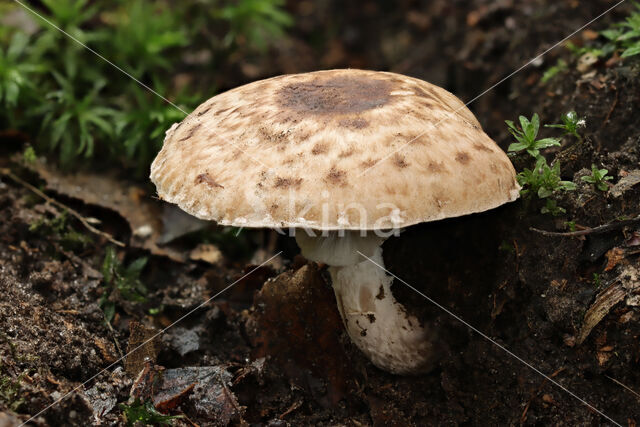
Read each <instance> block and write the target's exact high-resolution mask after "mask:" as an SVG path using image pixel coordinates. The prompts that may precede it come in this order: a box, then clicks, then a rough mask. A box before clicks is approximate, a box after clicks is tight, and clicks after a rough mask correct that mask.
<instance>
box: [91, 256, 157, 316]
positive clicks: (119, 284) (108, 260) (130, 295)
mask: <svg viewBox="0 0 640 427" xmlns="http://www.w3.org/2000/svg"><path fill="white" fill-rule="evenodd" d="M146 264H147V258H146V257H143V258H138V259H136V260H135V261H133V262H132V263H131V264H129V265H128V266H127V267H125V266H123V265H122V262H121V261H120V260H119V259H118V256H117V254H116V251H115V249H114V248H113V247H111V246H109V247H107V250H106V253H105V256H104V261H103V263H102V276H103V280H104V293H103V294H102V297H101V298H100V301H99V303H98V304H99V305H100V307H101V308H102V310H103V311H104V317H105V318H106V320H107V322H109V323H110V322H111V320H112V319H113V316H114V314H115V310H116V301H117V300H118V299H119V298H122V299H124V300H126V301H130V302H144V301H146V295H147V287H146V286H145V285H144V284H143V283H142V281H141V280H140V273H142V269H143V268H144V266H145V265H146Z"/></svg>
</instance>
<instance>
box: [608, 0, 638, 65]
mask: <svg viewBox="0 0 640 427" xmlns="http://www.w3.org/2000/svg"><path fill="white" fill-rule="evenodd" d="M636 9H637V10H636V11H635V12H632V13H631V15H629V16H628V17H627V18H626V19H625V21H624V22H619V23H616V24H614V26H613V27H612V28H609V29H607V30H604V31H602V32H600V34H601V35H602V36H604V37H605V38H606V39H607V40H608V41H609V42H610V43H611V44H613V45H614V47H615V49H619V50H621V51H622V53H621V54H620V56H621V57H622V58H628V57H630V56H635V55H638V54H640V3H636Z"/></svg>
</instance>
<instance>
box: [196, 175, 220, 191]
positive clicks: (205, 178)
mask: <svg viewBox="0 0 640 427" xmlns="http://www.w3.org/2000/svg"><path fill="white" fill-rule="evenodd" d="M203 182H204V183H206V184H207V185H208V186H209V187H212V188H216V187H217V188H224V187H223V186H222V185H220V184H218V183H217V182H216V181H215V180H214V179H213V178H211V175H209V174H208V173H207V172H205V173H201V174H200V175H198V176H196V179H195V184H196V185H197V184H202V183H203Z"/></svg>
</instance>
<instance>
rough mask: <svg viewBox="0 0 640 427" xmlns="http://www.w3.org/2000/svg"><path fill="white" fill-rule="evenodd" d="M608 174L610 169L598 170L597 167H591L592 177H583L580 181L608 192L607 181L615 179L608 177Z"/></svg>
mask: <svg viewBox="0 0 640 427" xmlns="http://www.w3.org/2000/svg"><path fill="white" fill-rule="evenodd" d="M607 172H609V170H608V169H598V168H597V167H596V165H591V175H586V176H583V177H582V178H580V179H581V180H582V181H585V182H588V183H589V184H593V186H594V187H595V188H597V189H598V190H600V191H607V190H608V189H609V186H608V185H607V181H610V180H612V179H613V177H612V176H610V175H607Z"/></svg>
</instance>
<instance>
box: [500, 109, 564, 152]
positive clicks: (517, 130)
mask: <svg viewBox="0 0 640 427" xmlns="http://www.w3.org/2000/svg"><path fill="white" fill-rule="evenodd" d="M519 120H520V127H517V126H516V125H515V124H514V123H513V121H511V120H506V121H505V123H506V124H507V126H508V127H509V132H511V134H512V135H513V137H514V138H515V139H516V140H517V141H518V142H514V143H513V144H511V145H509V148H508V151H509V152H512V153H517V152H519V151H522V150H526V152H527V153H529V154H530V155H531V156H533V157H538V156H539V155H540V150H542V149H544V148H547V147H552V146H559V145H560V139H558V138H543V139H537V138H538V130H539V129H540V117H538V114H537V113H536V114H534V115H533V117H532V118H531V120H529V119H527V118H526V117H525V116H520V118H519Z"/></svg>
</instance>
